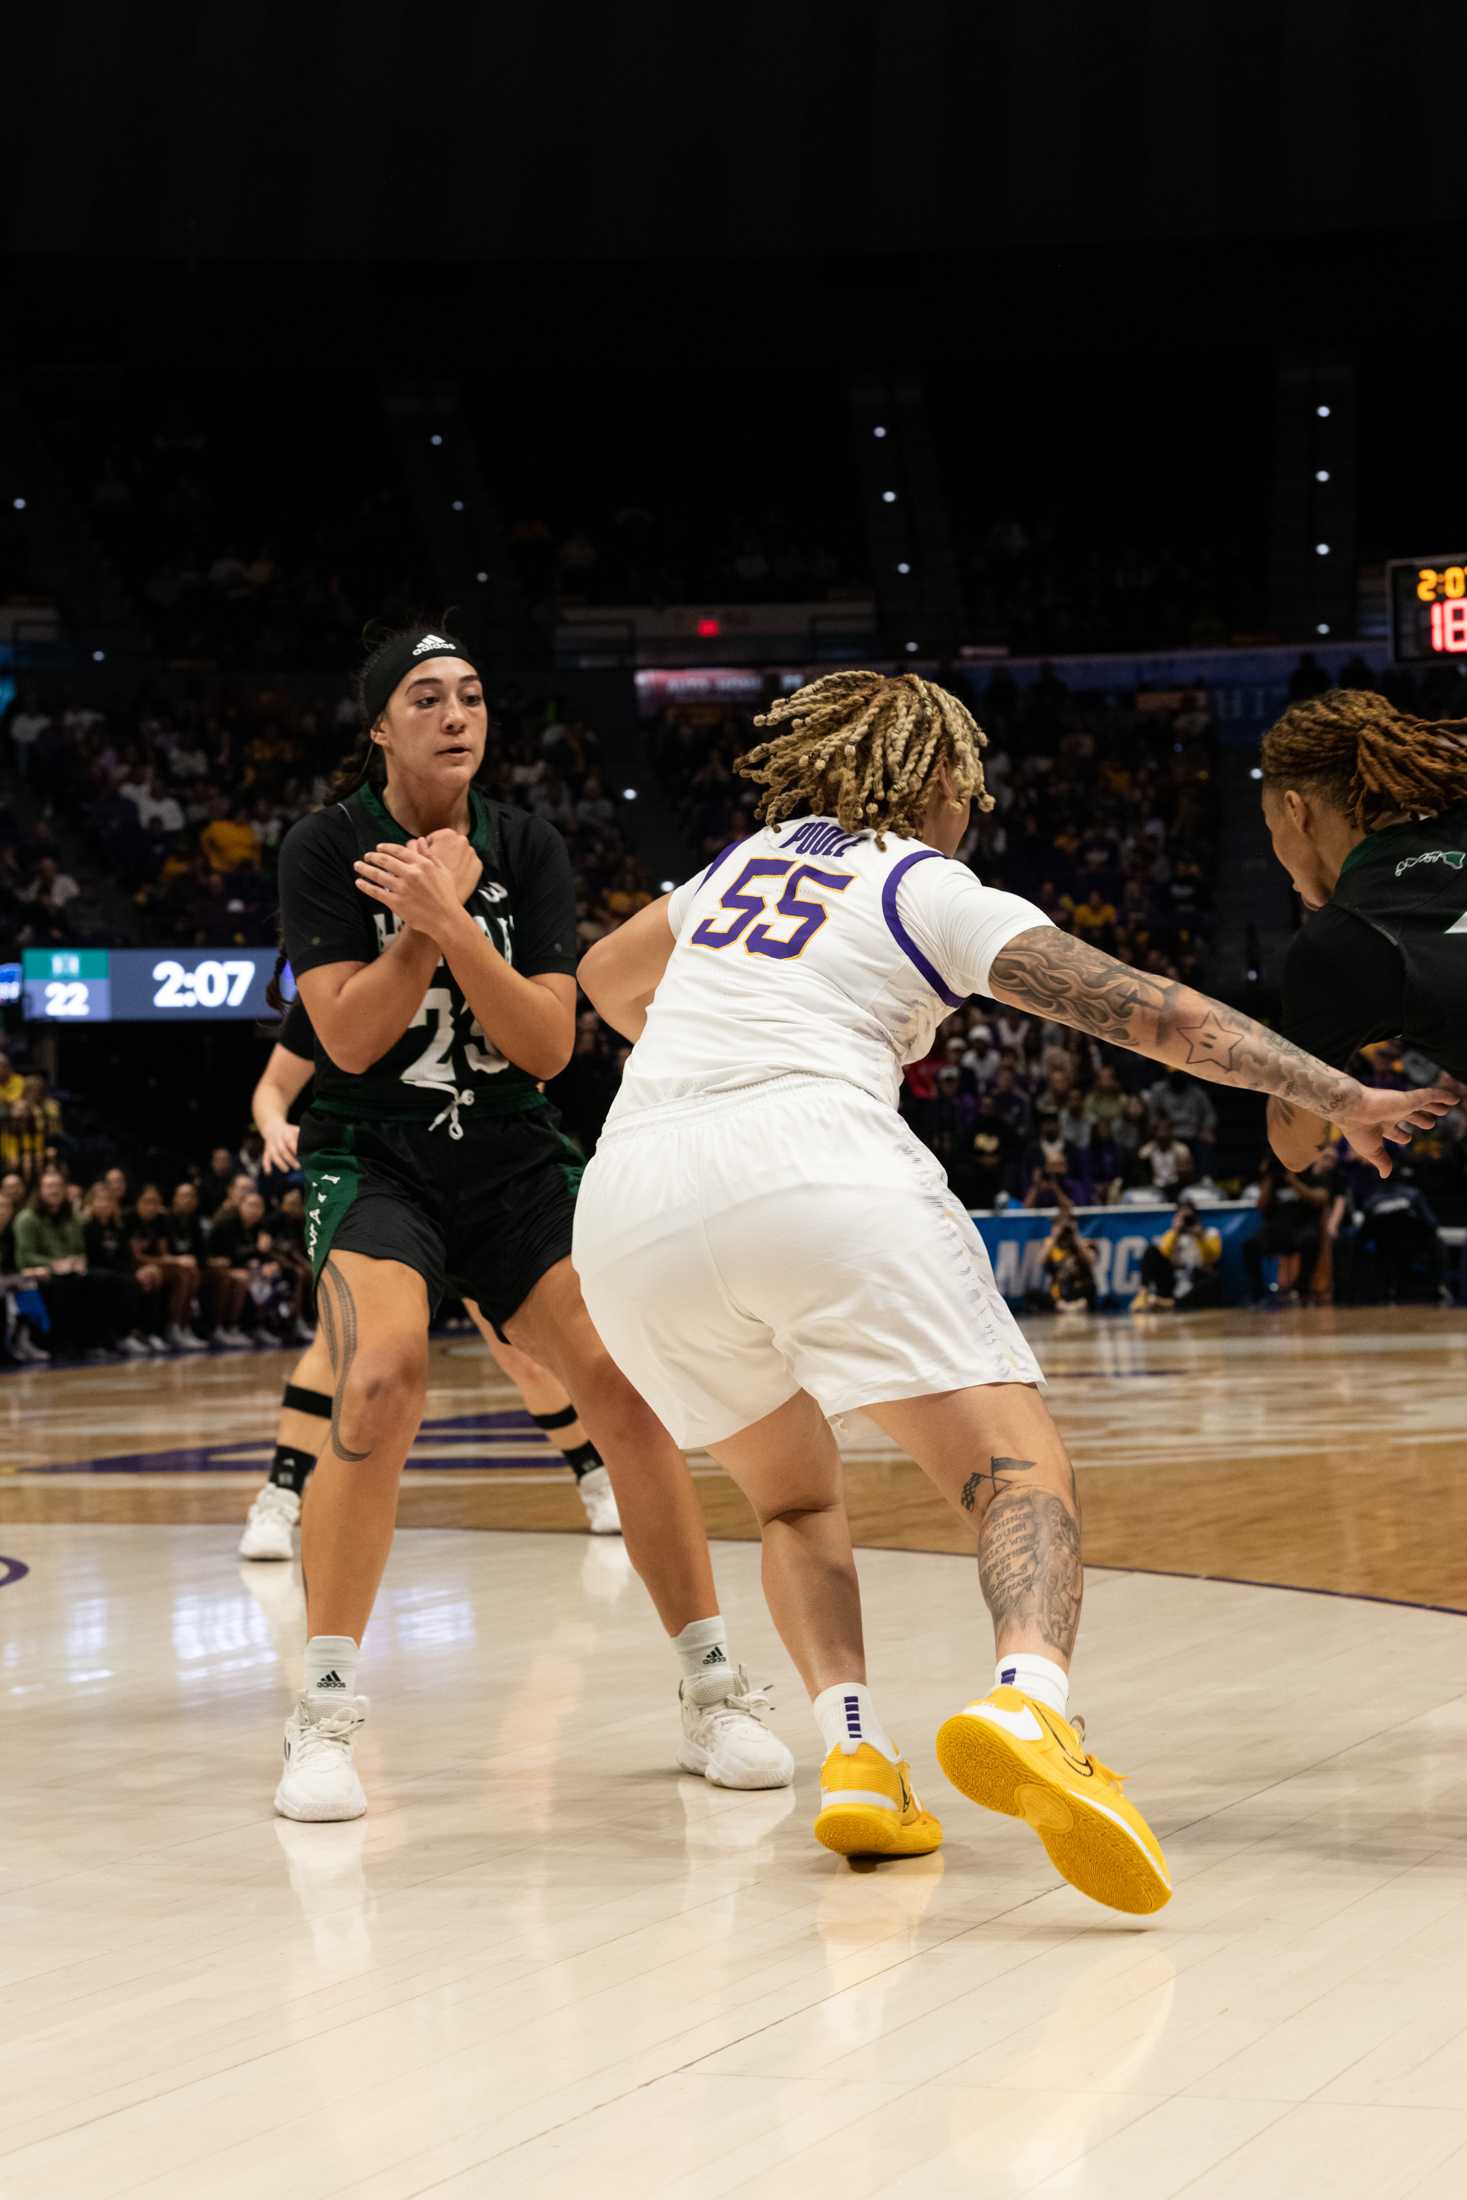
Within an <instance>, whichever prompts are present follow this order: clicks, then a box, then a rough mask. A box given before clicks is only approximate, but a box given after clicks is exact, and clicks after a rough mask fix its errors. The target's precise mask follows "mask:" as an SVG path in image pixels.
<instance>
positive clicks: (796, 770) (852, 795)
mask: <svg viewBox="0 0 1467 2200" xmlns="http://www.w3.org/2000/svg"><path fill="white" fill-rule="evenodd" d="M754 723H755V725H756V726H784V727H787V728H788V729H789V730H788V731H787V732H784V733H779V734H776V735H775V737H774V739H773V740H770V741H761V742H760V743H759V744H758V746H757V747H756V748H752V749H749V750H747V751H746V753H745V754H744V755H743V756H740V757H738V758H736V760H735V764H734V769H735V770H736V771H739V772H741V773H742V774H743V776H744V777H745V779H752V780H753V781H754V782H755V784H756V785H758V786H761V787H763V788H764V789H765V792H764V794H763V795H762V796H761V797H760V801H759V806H758V809H757V811H756V813H755V814H756V816H757V817H758V818H759V819H760V821H761V823H763V824H766V825H777V824H779V822H780V821H781V819H783V818H787V817H803V816H806V815H811V814H813V815H815V816H817V817H833V818H835V819H836V820H837V821H838V822H839V823H840V824H841V825H843V826H844V828H845V830H846V831H847V832H848V833H859V832H874V833H875V835H876V845H877V847H878V848H882V847H885V845H886V838H885V836H886V835H887V834H888V833H898V834H901V835H902V836H903V837H906V838H911V839H915V838H917V837H918V836H919V834H920V831H921V827H922V822H923V816H924V813H925V811H926V808H927V804H928V801H929V799H930V797H931V794H932V787H933V781H934V779H935V777H936V774H937V769H938V766H939V765H941V764H946V765H947V767H948V770H949V771H950V772H951V773H952V779H953V790H954V793H955V795H956V796H957V797H959V798H960V799H962V800H966V799H967V798H968V797H969V796H972V798H973V800H974V801H975V802H976V803H977V805H978V807H979V809H980V810H991V809H992V808H993V796H992V795H991V794H989V793H988V792H987V791H986V790H985V788H984V785H983V764H982V761H981V758H980V756H979V751H980V750H981V749H984V748H986V747H987V746H988V739H987V736H986V735H985V734H984V733H983V732H982V730H981V729H980V728H979V726H978V724H977V723H976V721H975V720H974V718H973V715H972V713H971V711H970V710H969V709H968V708H967V706H966V704H964V703H960V702H959V701H958V699H957V697H956V696H955V695H949V694H948V692H947V690H946V688H940V687H935V686H934V685H933V683H932V682H931V681H930V680H921V679H919V678H918V677H917V675H916V673H915V672H900V673H896V674H894V675H893V676H891V677H888V676H887V675H886V674H885V673H881V672H828V673H826V674H825V676H824V678H823V679H819V680H812V681H811V682H810V684H809V686H808V687H802V688H800V689H799V690H798V691H797V692H796V693H795V694H793V695H785V696H781V698H780V700H779V701H778V702H777V703H775V704H773V705H772V706H771V708H770V709H769V710H767V711H765V712H764V714H763V715H762V717H759V718H756V719H755V720H754Z"/></svg>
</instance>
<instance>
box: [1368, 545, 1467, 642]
mask: <svg viewBox="0 0 1467 2200" xmlns="http://www.w3.org/2000/svg"><path fill="white" fill-rule="evenodd" d="M1386 576H1387V580H1388V582H1389V585H1390V594H1391V654H1392V656H1394V658H1395V659H1396V662H1397V663H1398V664H1408V665H1409V664H1427V663H1430V661H1431V659H1432V658H1434V657H1467V550H1459V551H1458V552H1456V553H1455V555H1453V556H1450V557H1440V558H1393V559H1392V560H1391V562H1390V564H1389V565H1388V566H1387V567H1386Z"/></svg>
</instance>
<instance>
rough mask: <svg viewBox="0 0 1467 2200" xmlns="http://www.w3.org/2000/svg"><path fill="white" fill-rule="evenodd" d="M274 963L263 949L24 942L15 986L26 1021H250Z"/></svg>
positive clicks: (265, 1008) (289, 989) (264, 1009)
mask: <svg viewBox="0 0 1467 2200" xmlns="http://www.w3.org/2000/svg"><path fill="white" fill-rule="evenodd" d="M274 968H275V957H274V954H273V953H272V952H271V950H270V949H269V948H265V947H222V948H209V947H166V948H165V947H37V948H29V947H28V948H27V949H26V950H25V952H24V954H23V956H22V958H21V989H22V994H23V998H24V1003H25V1014H26V1018H27V1020H28V1021H30V1022H33V1023H47V1024H108V1023H149V1022H153V1021H157V1022H159V1023H175V1024H178V1023H183V1024H193V1023H217V1022H220V1021H224V1020H228V1019H234V1020H236V1021H239V1022H248V1021H252V1020H253V1021H256V1022H258V1021H259V1020H260V1019H261V1018H269V1017H271V1016H273V1015H274V1013H275V1012H274V1010H273V1009H272V1008H271V1006H270V1004H269V1002H268V1001H267V1000H266V998H265V988H266V986H267V985H268V984H269V983H270V974H271V972H272V971H273V970H274ZM282 989H283V991H284V992H285V994H286V996H287V998H289V996H290V995H291V994H292V993H293V992H294V990H295V988H294V985H293V983H292V981H291V978H290V974H289V972H288V971H287V972H286V973H285V976H284V980H283V988H282Z"/></svg>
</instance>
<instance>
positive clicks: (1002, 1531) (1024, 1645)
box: [978, 1490, 1085, 1670]
mask: <svg viewBox="0 0 1467 2200" xmlns="http://www.w3.org/2000/svg"><path fill="white" fill-rule="evenodd" d="M978 1578H979V1580H980V1581H981V1582H982V1584H983V1600H984V1602H985V1603H986V1604H987V1606H988V1609H989V1611H990V1612H991V1613H992V1615H993V1639H994V1643H995V1645H996V1646H997V1649H998V1651H999V1654H1000V1656H1002V1654H1003V1652H1004V1651H1005V1650H1042V1651H1043V1652H1044V1654H1045V1655H1046V1656H1047V1657H1052V1658H1053V1659H1054V1660H1055V1662H1056V1663H1057V1664H1059V1665H1063V1666H1064V1667H1065V1668H1066V1670H1068V1668H1069V1663H1070V1659H1071V1658H1072V1657H1073V1656H1074V1654H1075V1636H1076V1633H1077V1632H1078V1629H1079V1625H1080V1603H1081V1599H1082V1598H1083V1596H1084V1594H1085V1569H1084V1567H1083V1565H1082V1563H1081V1560H1080V1523H1079V1521H1078V1520H1077V1519H1076V1518H1075V1516H1074V1514H1073V1513H1072V1512H1071V1511H1070V1509H1069V1506H1068V1505H1067V1504H1066V1503H1065V1501H1064V1499H1063V1498H1061V1497H1056V1496H1055V1495H1054V1494H1053V1492H1052V1491H1049V1490H1024V1491H1013V1492H1005V1494H1004V1495H1003V1496H1002V1497H997V1498H995V1499H994V1501H993V1503H992V1504H991V1505H990V1506H989V1508H988V1515H987V1518H986V1519H985V1520H984V1523H983V1526H982V1529H981V1531H980V1533H979V1537H978Z"/></svg>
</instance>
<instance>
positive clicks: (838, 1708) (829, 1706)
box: [810, 1681, 902, 1765]
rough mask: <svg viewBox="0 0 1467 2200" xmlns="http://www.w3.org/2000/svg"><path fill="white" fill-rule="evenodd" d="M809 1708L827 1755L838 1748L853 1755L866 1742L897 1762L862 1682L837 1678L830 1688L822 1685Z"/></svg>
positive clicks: (898, 1756) (897, 1753) (896, 1752)
mask: <svg viewBox="0 0 1467 2200" xmlns="http://www.w3.org/2000/svg"><path fill="white" fill-rule="evenodd" d="M810 1709H811V1710H812V1711H813V1712H814V1714H815V1724H816V1725H817V1726H818V1727H819V1729H820V1739H821V1740H822V1741H823V1742H824V1744H825V1750H826V1755H827V1756H828V1755H829V1754H830V1752H831V1750H833V1749H842V1750H844V1751H845V1753H846V1755H847V1756H848V1757H854V1755H855V1754H856V1751H857V1750H858V1749H859V1748H860V1746H861V1744H862V1742H869V1743H870V1744H871V1747H872V1748H873V1749H879V1750H880V1752H881V1754H882V1756H883V1757H889V1758H890V1759H891V1761H892V1763H893V1764H894V1765H895V1764H899V1763H900V1762H901V1755H902V1753H901V1751H900V1750H899V1749H898V1748H897V1745H896V1743H895V1742H894V1741H893V1740H892V1738H891V1736H890V1735H889V1734H888V1733H887V1731H886V1728H885V1726H884V1725H883V1723H882V1718H881V1714H880V1712H879V1711H878V1710H877V1708H876V1704H875V1702H874V1700H873V1698H872V1695H871V1691H870V1689H869V1688H868V1687H867V1686H866V1683H865V1682H864V1681H837V1682H836V1684H835V1686H834V1688H822V1689H821V1691H820V1693H819V1695H818V1696H817V1697H816V1698H815V1701H814V1702H813V1703H812V1704H811V1706H810Z"/></svg>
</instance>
